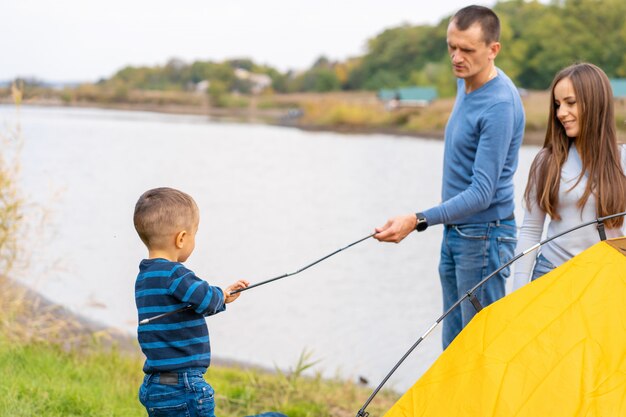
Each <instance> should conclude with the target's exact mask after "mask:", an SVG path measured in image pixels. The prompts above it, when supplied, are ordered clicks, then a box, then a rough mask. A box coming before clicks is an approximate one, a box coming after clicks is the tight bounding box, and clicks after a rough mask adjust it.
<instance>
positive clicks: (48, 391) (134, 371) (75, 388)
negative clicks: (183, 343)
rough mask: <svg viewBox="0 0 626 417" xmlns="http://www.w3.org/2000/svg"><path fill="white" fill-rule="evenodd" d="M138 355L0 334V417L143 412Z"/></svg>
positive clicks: (140, 413) (132, 413)
mask: <svg viewBox="0 0 626 417" xmlns="http://www.w3.org/2000/svg"><path fill="white" fill-rule="evenodd" d="M140 369H141V364H140V362H139V360H138V359H137V358H135V359H131V358H129V357H123V356H122V355H120V354H119V353H118V352H116V351H115V350H110V351H108V352H105V351H100V352H90V353H88V354H78V353H75V352H74V353H72V352H65V351H63V349H61V348H60V347H59V346H55V345H49V344H43V343H32V344H26V345H21V344H19V343H14V342H9V341H8V340H7V339H6V338H4V337H3V338H0V375H2V378H0V410H2V415H3V416H13V417H18V416H24V417H26V416H49V417H56V416H59V417H61V416H63V417H69V416H94V417H97V416H144V415H145V411H144V410H143V407H142V406H141V404H140V403H139V401H138V400H137V395H136V392H137V387H138V385H139V383H140V382H141V375H140V373H139V372H138V370H139V371H140Z"/></svg>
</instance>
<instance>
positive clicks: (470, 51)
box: [447, 21, 500, 81]
mask: <svg viewBox="0 0 626 417" xmlns="http://www.w3.org/2000/svg"><path fill="white" fill-rule="evenodd" d="M447 42H448V55H450V60H451V61H452V71H453V72H454V75H455V76H456V77H457V78H463V79H464V80H469V81H471V80H472V79H473V78H474V77H475V76H477V75H479V74H483V73H484V72H485V71H490V70H491V67H490V65H489V64H490V62H492V61H493V60H494V59H495V57H496V55H497V53H498V51H499V47H500V44H499V43H498V42H492V43H491V44H489V45H488V44H487V43H485V40H484V36H483V30H482V28H481V26H480V25H479V24H478V23H474V24H473V25H472V26H470V27H468V28H467V29H466V30H460V29H459V28H458V27H457V26H456V23H455V22H454V21H452V22H450V24H449V25H448V36H447Z"/></svg>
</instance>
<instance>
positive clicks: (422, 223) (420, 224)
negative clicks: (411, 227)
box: [415, 213, 428, 232]
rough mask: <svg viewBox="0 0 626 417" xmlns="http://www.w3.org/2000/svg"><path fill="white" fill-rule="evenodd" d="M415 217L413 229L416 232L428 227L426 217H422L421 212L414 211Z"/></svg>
mask: <svg viewBox="0 0 626 417" xmlns="http://www.w3.org/2000/svg"><path fill="white" fill-rule="evenodd" d="M415 217H416V218H417V223H415V230H417V231H418V232H423V231H424V230H426V228H427V227H428V222H427V221H426V217H424V214H423V213H415Z"/></svg>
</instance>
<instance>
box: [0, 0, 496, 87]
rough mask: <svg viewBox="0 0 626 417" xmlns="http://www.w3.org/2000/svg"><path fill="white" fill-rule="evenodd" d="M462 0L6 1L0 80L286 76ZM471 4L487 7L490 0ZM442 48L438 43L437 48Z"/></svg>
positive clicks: (434, 16) (431, 19)
mask: <svg viewBox="0 0 626 417" xmlns="http://www.w3.org/2000/svg"><path fill="white" fill-rule="evenodd" d="M469 4H472V3H471V2H468V1H464V0H429V1H423V0H312V1H297V0H292V1H289V0H223V1H214V0H173V1H172V0H170V1H163V0H107V1H99V0H55V1H49V0H3V4H2V17H3V19H2V25H1V26H0V27H1V28H2V29H1V33H0V51H1V53H2V61H1V63H0V80H8V79H12V78H14V77H17V76H22V77H28V76H33V77H36V78H39V79H44V80H48V81H96V80H97V79H99V78H101V77H110V76H111V75H112V74H114V73H115V72H116V71H117V70H118V69H120V68H122V67H124V66H126V65H157V64H164V63H165V62H166V61H167V60H168V59H170V58H173V57H176V58H180V59H183V60H185V61H188V62H191V61H194V60H197V59H201V60H215V61H221V60H223V59H227V58H238V57H248V58H252V59H253V60H254V61H255V62H257V63H260V64H268V65H271V66H274V67H276V68H278V69H280V70H282V71H284V70H287V69H305V68H308V67H309V66H310V65H311V64H312V63H313V61H314V60H315V59H316V58H317V57H319V56H320V55H326V56H327V57H329V58H331V59H340V60H343V59H345V58H347V57H350V56H355V55H361V54H363V52H364V51H365V43H366V41H367V39H369V38H371V37H374V36H376V35H377V34H379V33H380V32H382V31H383V30H384V29H386V28H389V27H394V26H398V25H401V24H402V23H409V24H413V25H414V24H434V23H437V22H439V20H440V19H442V18H443V17H446V16H449V15H451V14H453V13H454V12H455V11H456V10H458V9H459V8H461V7H464V6H466V5H469ZM474 4H480V5H485V6H493V5H494V4H495V1H476V2H475V3H474ZM443 47H444V45H442V48H443Z"/></svg>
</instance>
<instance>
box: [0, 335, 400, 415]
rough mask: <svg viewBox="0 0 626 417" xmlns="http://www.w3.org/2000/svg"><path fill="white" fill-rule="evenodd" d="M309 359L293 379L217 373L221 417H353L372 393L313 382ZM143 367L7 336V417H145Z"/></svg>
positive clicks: (387, 402) (105, 351) (1, 363)
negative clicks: (275, 415)
mask: <svg viewBox="0 0 626 417" xmlns="http://www.w3.org/2000/svg"><path fill="white" fill-rule="evenodd" d="M313 364H314V363H313V362H308V355H306V354H303V355H302V356H301V358H300V361H299V362H298V364H296V367H295V369H293V370H291V371H290V372H288V373H283V372H279V371H277V372H276V373H269V372H262V371H259V370H250V369H247V370H244V369H239V368H236V367H214V368H213V367H212V368H210V369H209V371H208V372H207V375H206V379H207V381H209V383H210V384H211V385H213V387H214V388H215V391H216V411H217V415H218V416H226V417H235V416H245V415H251V414H256V413H261V412H264V411H271V410H275V411H280V412H283V413H285V414H287V415H288V416H290V417H314V416H339V417H343V416H353V415H355V414H356V411H358V409H359V408H360V407H361V405H362V403H363V402H364V401H365V399H366V398H367V396H368V395H369V393H370V390H369V389H367V388H363V387H359V386H357V385H355V384H353V383H351V382H346V381H341V380H326V379H323V378H321V376H319V375H316V376H314V377H305V376H303V375H302V373H303V371H305V370H306V369H308V368H310V367H311V366H313ZM141 366H142V361H141V359H140V358H139V357H136V356H134V355H129V354H128V353H122V352H120V351H118V350H116V349H115V348H113V349H112V348H104V347H98V346H97V345H94V346H92V347H89V348H85V347H83V348H81V350H80V351H74V350H70V351H67V350H66V349H64V348H62V347H60V345H56V344H54V343H53V344H50V343H42V342H29V343H27V344H21V343H16V342H15V341H13V340H9V339H7V338H6V337H4V336H0V375H2V378H0V410H2V411H0V415H2V416H12V417H21V416H24V417H26V416H46V417H57V416H58V417H61V416H63V417H70V416H90V417H100V416H102V417H105V416H107V417H110V416H125V417H126V416H128V417H132V416H145V415H146V412H145V410H144V408H143V407H142V405H141V404H140V403H139V401H138V399H137V390H138V387H139V385H140V384H141V381H142V377H143V374H142V372H141ZM396 399H397V395H396V394H393V393H389V392H384V393H382V394H381V395H380V398H377V401H375V402H374V404H372V406H371V407H370V408H368V411H370V412H371V413H372V415H382V414H383V413H384V411H385V410H387V409H389V408H390V407H391V405H392V404H393V402H394V401H395V400H396Z"/></svg>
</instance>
